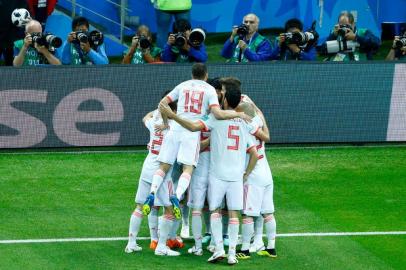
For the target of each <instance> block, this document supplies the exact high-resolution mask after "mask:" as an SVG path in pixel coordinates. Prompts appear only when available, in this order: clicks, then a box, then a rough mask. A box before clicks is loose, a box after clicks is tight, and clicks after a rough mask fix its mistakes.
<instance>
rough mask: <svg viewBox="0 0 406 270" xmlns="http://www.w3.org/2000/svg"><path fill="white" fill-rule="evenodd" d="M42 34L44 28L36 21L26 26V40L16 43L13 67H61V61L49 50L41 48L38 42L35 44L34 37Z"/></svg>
mask: <svg viewBox="0 0 406 270" xmlns="http://www.w3.org/2000/svg"><path fill="white" fill-rule="evenodd" d="M41 33H42V26H41V24H40V23H39V22H38V21H36V20H31V21H30V22H29V23H27V24H26V26H25V34H26V36H25V38H24V40H18V41H16V42H15V43H14V47H15V54H16V55H17V56H16V57H14V61H13V65H14V66H21V65H29V66H37V65H44V64H50V65H60V64H61V61H59V59H58V58H56V57H55V56H54V55H53V53H52V52H51V51H49V48H47V47H45V46H40V45H39V44H38V43H37V42H33V35H40V34H41Z"/></svg>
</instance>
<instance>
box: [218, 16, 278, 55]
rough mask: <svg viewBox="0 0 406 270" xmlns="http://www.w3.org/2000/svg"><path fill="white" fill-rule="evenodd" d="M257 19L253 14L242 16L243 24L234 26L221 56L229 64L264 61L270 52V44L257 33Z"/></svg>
mask: <svg viewBox="0 0 406 270" xmlns="http://www.w3.org/2000/svg"><path fill="white" fill-rule="evenodd" d="M258 26H259V18H258V17H257V16H256V15H255V14H252V13H251V14H248V15H245V16H244V19H243V24H242V25H240V26H238V27H237V26H234V27H233V30H232V32H231V36H230V38H229V39H228V40H227V41H226V43H224V46H223V49H222V50H221V56H223V57H224V58H226V59H230V62H248V61H266V60H269V59H270V57H271V55H272V54H273V52H272V47H271V44H270V42H269V41H268V40H267V39H266V38H265V37H263V36H261V35H260V34H259V33H258V32H257V31H258Z"/></svg>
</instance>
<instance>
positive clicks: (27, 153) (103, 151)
mask: <svg viewBox="0 0 406 270" xmlns="http://www.w3.org/2000/svg"><path fill="white" fill-rule="evenodd" d="M385 147H406V144H387V145H385V144H382V145H325V146H268V147H267V150H268V151H271V150H272V149H274V150H289V149H294V150H297V149H341V148H344V149H346V148H385ZM3 150H4V149H3ZM147 152H148V150H142V149H139V150H84V151H80V150H77V151H24V152H18V150H17V152H1V151H0V155H41V154H44V155H49V154H66V155H72V154H76V155H83V154H122V153H129V154H131V153H147Z"/></svg>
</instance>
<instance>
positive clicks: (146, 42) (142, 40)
mask: <svg viewBox="0 0 406 270" xmlns="http://www.w3.org/2000/svg"><path fill="white" fill-rule="evenodd" d="M138 43H139V44H140V47H141V49H148V48H149V47H151V45H152V44H151V42H150V41H149V39H148V37H146V36H144V35H141V36H139V37H138Z"/></svg>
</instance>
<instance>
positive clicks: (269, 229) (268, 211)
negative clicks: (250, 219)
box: [258, 184, 276, 258]
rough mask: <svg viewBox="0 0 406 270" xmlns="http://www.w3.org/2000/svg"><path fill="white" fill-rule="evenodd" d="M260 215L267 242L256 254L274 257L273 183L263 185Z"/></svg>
mask: <svg viewBox="0 0 406 270" xmlns="http://www.w3.org/2000/svg"><path fill="white" fill-rule="evenodd" d="M261 212H262V215H263V217H264V225H265V232H266V237H267V238H268V244H267V246H266V249H265V250H263V251H260V252H258V255H266V256H269V257H273V258H275V257H276V249H275V238H276V220H275V216H274V212H275V207H274V203H273V184H271V185H269V186H267V187H265V193H264V200H263V202H262V210H261Z"/></svg>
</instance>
